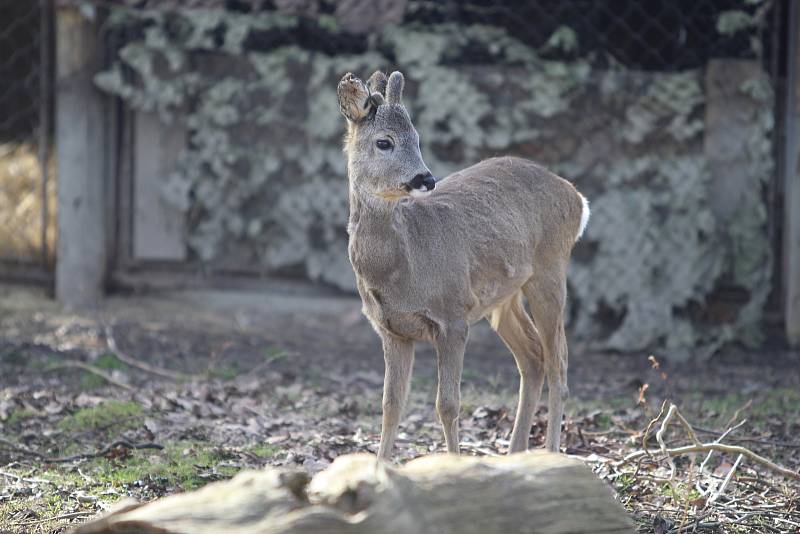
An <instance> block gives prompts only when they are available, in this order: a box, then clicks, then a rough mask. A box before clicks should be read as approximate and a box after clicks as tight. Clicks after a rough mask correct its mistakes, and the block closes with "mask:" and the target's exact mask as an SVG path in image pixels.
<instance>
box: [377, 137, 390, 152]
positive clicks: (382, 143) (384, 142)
mask: <svg viewBox="0 0 800 534" xmlns="http://www.w3.org/2000/svg"><path fill="white" fill-rule="evenodd" d="M375 146H376V147H378V149H380V150H391V148H392V142H391V141H389V140H388V139H378V140H377V141H375Z"/></svg>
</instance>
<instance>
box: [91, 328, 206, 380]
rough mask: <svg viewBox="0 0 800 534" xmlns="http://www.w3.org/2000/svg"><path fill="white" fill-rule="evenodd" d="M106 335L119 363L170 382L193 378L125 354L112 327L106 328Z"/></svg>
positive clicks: (107, 341)
mask: <svg viewBox="0 0 800 534" xmlns="http://www.w3.org/2000/svg"><path fill="white" fill-rule="evenodd" d="M105 333H106V344H107V345H108V349H109V350H110V351H111V353H112V354H113V355H114V356H115V357H116V358H117V359H118V360H119V361H121V362H123V363H125V364H127V365H130V366H131V367H136V368H137V369H140V370H142V371H145V372H147V373H150V374H154V375H157V376H160V377H162V378H169V379H170V380H185V379H187V378H192V377H191V376H187V375H184V374H183V373H178V372H175V371H170V370H168V369H163V368H161V367H156V366H154V365H150V364H149V363H147V362H143V361H140V360H137V359H136V358H134V357H133V356H130V355H128V354H127V353H125V352H123V351H122V349H120V348H119V345H117V340H116V339H115V338H114V331H113V330H112V329H111V327H110V326H106V327H105Z"/></svg>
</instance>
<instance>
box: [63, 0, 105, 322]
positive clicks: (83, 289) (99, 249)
mask: <svg viewBox="0 0 800 534" xmlns="http://www.w3.org/2000/svg"><path fill="white" fill-rule="evenodd" d="M100 44H101V43H100V39H99V32H98V28H97V25H96V23H95V21H92V20H89V19H87V18H86V16H85V15H84V14H83V13H81V12H80V11H79V10H78V9H76V8H74V7H66V6H65V7H59V8H58V9H57V11H56V132H55V135H56V146H57V155H58V164H57V170H56V172H57V178H58V255H57V264H56V298H57V299H58V300H59V301H61V302H62V303H63V304H65V305H66V306H67V307H71V308H76V307H86V306H92V305H94V304H96V303H98V302H99V300H100V299H101V298H102V295H103V289H104V284H105V275H106V273H105V270H106V248H105V247H106V238H105V232H106V228H105V226H106V225H105V217H104V214H105V188H104V176H103V168H104V158H105V153H104V134H105V128H104V124H105V121H104V115H103V113H104V105H103V96H102V95H101V94H100V93H99V92H98V90H97V89H96V88H95V87H94V84H93V82H92V76H93V75H94V73H95V72H97V69H98V68H99V66H100V65H99V62H98V58H99V56H100V53H101V48H100Z"/></svg>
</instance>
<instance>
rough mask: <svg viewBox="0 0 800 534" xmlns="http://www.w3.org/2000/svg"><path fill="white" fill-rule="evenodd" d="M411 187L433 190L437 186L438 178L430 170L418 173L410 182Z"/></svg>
mask: <svg viewBox="0 0 800 534" xmlns="http://www.w3.org/2000/svg"><path fill="white" fill-rule="evenodd" d="M408 185H409V187H411V189H420V190H422V191H431V190H432V189H433V188H434V187H436V178H434V177H433V175H432V174H431V173H429V172H426V173H424V174H418V175H416V176H415V177H414V178H412V179H411V181H410V182H408Z"/></svg>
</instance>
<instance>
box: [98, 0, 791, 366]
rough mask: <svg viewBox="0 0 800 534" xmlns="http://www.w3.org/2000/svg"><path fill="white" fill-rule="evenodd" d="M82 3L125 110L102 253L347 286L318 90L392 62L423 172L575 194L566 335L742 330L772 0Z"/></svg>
mask: <svg viewBox="0 0 800 534" xmlns="http://www.w3.org/2000/svg"><path fill="white" fill-rule="evenodd" d="M82 5H84V7H85V5H86V4H85V3H84V4H82ZM94 6H95V10H96V13H97V14H98V16H99V17H100V18H101V19H102V20H103V24H102V27H103V30H104V31H105V32H107V35H106V36H107V37H108V39H106V41H105V42H107V43H118V46H116V45H112V48H114V49H113V50H110V51H109V52H110V53H109V54H108V56H109V58H110V61H109V63H108V65H107V66H106V68H105V69H104V70H103V71H102V72H99V73H98V74H97V75H96V77H95V82H96V84H97V86H98V87H99V88H100V89H101V90H102V91H104V92H106V93H108V94H110V95H115V96H118V97H119V98H120V99H121V100H122V102H123V103H124V104H125V106H126V109H127V112H126V113H127V115H126V120H127V121H128V126H130V125H131V124H133V127H131V128H126V127H125V125H123V128H122V132H123V135H122V136H120V139H122V142H121V146H122V151H123V152H124V153H125V155H124V157H122V158H121V161H122V162H123V164H121V165H120V168H121V169H122V171H120V172H122V173H123V174H125V176H126V180H127V181H126V182H125V185H124V186H123V187H121V188H120V189H119V190H120V191H121V192H123V193H124V194H121V195H119V199H118V200H119V202H120V206H119V207H120V208H121V209H119V211H118V213H120V214H123V215H122V216H121V219H122V224H120V225H119V227H120V228H122V229H123V233H126V235H127V232H129V233H130V236H128V237H124V236H123V238H121V239H118V240H117V241H116V242H117V243H122V244H123V245H122V246H121V248H122V249H123V253H124V254H122V255H124V256H125V257H126V258H128V259H130V260H131V263H127V264H126V265H125V266H123V267H126V266H127V267H130V266H131V265H132V266H134V268H135V269H139V268H146V266H147V262H148V261H152V260H154V259H155V260H159V261H163V260H170V261H172V262H173V264H175V263H179V264H181V265H182V266H183V267H186V266H189V267H190V268H194V267H198V269H199V270H200V272H203V273H215V272H216V273H225V272H227V273H231V272H234V273H243V272H249V273H264V272H268V273H273V274H274V273H281V274H293V275H298V274H299V275H302V276H306V277H308V278H311V279H313V280H316V281H320V282H323V283H327V284H331V285H335V286H338V287H341V288H345V289H348V290H352V289H353V275H352V270H351V268H350V265H349V262H348V259H347V252H346V251H347V234H346V230H345V226H346V221H347V210H348V208H347V200H348V198H347V181H346V177H345V162H344V157H343V155H342V152H341V135H342V133H343V130H344V125H343V119H342V118H341V117H340V116H339V113H338V109H337V105H336V99H335V87H336V83H337V81H338V79H339V78H340V77H341V76H342V74H343V73H344V72H347V71H353V72H356V73H357V74H359V75H360V76H362V77H366V76H368V75H369V74H370V73H371V72H372V71H374V70H375V69H384V70H392V69H400V70H402V71H404V73H405V75H406V80H407V85H406V105H407V107H408V108H409V111H410V113H411V116H412V118H413V120H414V122H415V124H416V126H417V128H418V130H419V132H420V136H421V145H422V151H423V155H424V158H425V161H426V163H427V165H428V166H429V167H430V168H431V169H432V171H433V172H434V174H436V175H438V176H446V175H447V174H449V173H451V172H453V171H455V170H457V169H459V168H463V167H465V166H467V165H470V164H472V163H475V162H476V161H479V160H481V159H484V158H487V157H491V156H495V155H503V154H509V155H517V156H522V157H526V158H530V159H533V160H536V161H539V162H541V163H543V164H545V165H547V166H548V167H550V168H551V169H552V170H554V171H555V172H557V173H559V174H561V175H563V176H565V177H567V178H569V179H571V180H572V181H574V182H575V183H576V184H577V185H578V187H579V188H580V189H581V190H582V191H583V192H584V193H586V195H587V196H588V197H589V198H590V200H591V201H592V206H593V210H592V211H593V218H592V222H591V224H590V226H589V229H588V233H587V235H586V236H585V238H584V239H583V240H582V242H581V244H580V245H579V246H578V247H577V249H576V251H575V254H574V262H573V265H572V268H571V277H570V285H571V288H570V294H571V296H572V298H571V300H570V303H571V307H570V315H569V316H570V322H571V326H572V328H573V331H574V332H576V335H578V336H579V337H583V338H584V339H586V340H590V341H591V342H593V343H595V344H596V345H598V346H599V347H603V348H614V349H622V350H638V349H645V348H646V347H652V346H656V345H665V344H666V345H670V346H672V347H673V348H675V350H678V349H687V348H688V347H697V346H703V347H706V348H708V349H709V350H714V348H715V347H718V346H719V345H720V344H721V343H724V342H726V341H731V340H735V341H741V342H745V343H757V342H758V341H759V339H760V336H761V335H762V331H763V329H762V324H763V321H762V319H763V317H764V310H765V307H766V303H767V300H768V297H769V295H770V293H771V291H772V289H773V287H774V285H773V282H774V281H775V280H776V277H775V273H774V272H773V271H774V266H775V265H776V250H777V242H778V232H777V229H776V227H777V221H780V218H781V217H780V212H779V211H776V210H775V201H774V196H775V192H776V190H777V180H776V172H775V168H776V165H775V161H776V154H777V146H778V143H777V140H778V139H780V127H781V124H780V120H779V119H780V116H779V115H777V114H776V113H775V110H776V108H777V106H778V104H777V103H778V102H779V101H780V93H781V85H780V80H781V76H782V73H781V72H780V71H781V68H782V67H781V65H782V64H783V63H785V59H786V58H785V52H784V51H783V49H782V45H781V43H784V42H786V35H785V34H786V32H787V30H786V27H785V25H786V24H785V19H786V14H787V7H788V3H787V2H786V1H785V0H674V1H672V2H655V1H652V2H650V1H648V2H642V1H640V0H608V1H603V2H599V1H593V0H570V1H564V0H539V1H536V2H529V1H521V0H520V1H516V0H511V1H508V2H505V1H504V2H500V1H496V0H464V1H456V0H439V1H433V0H431V1H425V0H408V1H403V0H341V1H336V2H334V1H332V0H272V1H252V2H247V1H241V0H192V1H191V2H188V3H187V2H178V1H176V0H160V1H156V0H120V1H118V2H108V1H103V2H97V3H95V4H94ZM782 54H783V55H782ZM776 121H777V122H776ZM125 132H128V133H125ZM118 252H119V251H118ZM117 265H118V266H119V265H120V264H119V263H117ZM139 272H142V271H139Z"/></svg>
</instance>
